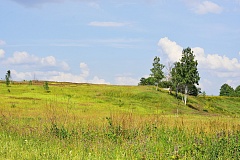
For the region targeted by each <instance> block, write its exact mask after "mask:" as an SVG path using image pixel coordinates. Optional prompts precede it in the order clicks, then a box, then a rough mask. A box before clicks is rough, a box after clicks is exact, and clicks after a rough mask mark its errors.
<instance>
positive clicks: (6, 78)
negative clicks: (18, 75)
mask: <svg viewBox="0 0 240 160" xmlns="http://www.w3.org/2000/svg"><path fill="white" fill-rule="evenodd" d="M10 78H11V71H10V70H8V71H7V73H6V75H5V80H6V85H7V86H9V85H10Z"/></svg>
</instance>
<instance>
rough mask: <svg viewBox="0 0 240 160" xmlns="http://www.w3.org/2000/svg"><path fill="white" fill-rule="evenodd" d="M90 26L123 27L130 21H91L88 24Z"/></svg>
mask: <svg viewBox="0 0 240 160" xmlns="http://www.w3.org/2000/svg"><path fill="white" fill-rule="evenodd" d="M88 25H89V26H94V27H123V26H126V25H128V23H123V22H97V21H95V22H90V23H89V24H88Z"/></svg>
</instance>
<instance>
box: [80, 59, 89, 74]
mask: <svg viewBox="0 0 240 160" xmlns="http://www.w3.org/2000/svg"><path fill="white" fill-rule="evenodd" d="M80 69H81V72H82V74H81V76H82V77H84V78H86V77H88V76H89V68H88V65H87V64H86V63H83V62H82V63H80Z"/></svg>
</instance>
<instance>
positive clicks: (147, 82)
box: [138, 77, 155, 86]
mask: <svg viewBox="0 0 240 160" xmlns="http://www.w3.org/2000/svg"><path fill="white" fill-rule="evenodd" d="M154 83H155V82H154V78H153V77H148V78H144V77H143V78H141V79H140V83H139V84H138V85H143V86H144V85H154Z"/></svg>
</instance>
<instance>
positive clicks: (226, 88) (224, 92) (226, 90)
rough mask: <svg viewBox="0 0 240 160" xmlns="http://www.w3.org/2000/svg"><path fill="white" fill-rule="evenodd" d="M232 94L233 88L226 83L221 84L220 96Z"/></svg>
mask: <svg viewBox="0 0 240 160" xmlns="http://www.w3.org/2000/svg"><path fill="white" fill-rule="evenodd" d="M233 95H234V89H233V88H232V87H231V86H230V85H228V84H226V83H225V84H223V85H222V86H221V88H220V96H233Z"/></svg>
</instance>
